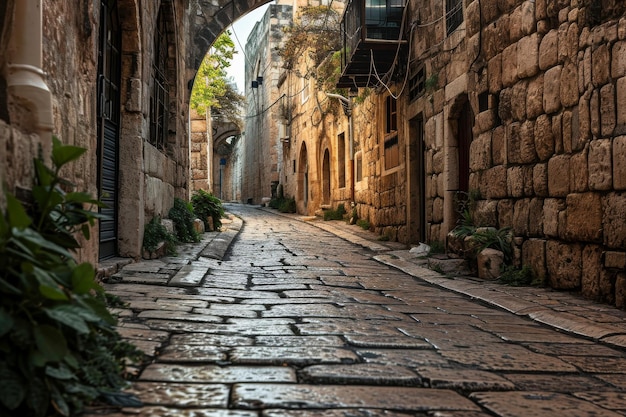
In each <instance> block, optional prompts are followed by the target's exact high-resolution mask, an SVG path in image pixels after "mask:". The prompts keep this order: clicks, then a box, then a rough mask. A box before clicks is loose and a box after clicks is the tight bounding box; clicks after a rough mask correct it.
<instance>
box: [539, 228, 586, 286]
mask: <svg viewBox="0 0 626 417" xmlns="http://www.w3.org/2000/svg"><path fill="white" fill-rule="evenodd" d="M581 252H582V251H581V247H580V245H577V244H572V245H568V244H566V243H562V242H558V241H554V240H549V241H548V242H547V244H546V263H547V267H548V274H549V277H548V280H549V282H550V285H551V286H552V287H553V288H557V289H564V290H565V289H568V290H572V289H577V288H579V287H580V284H581V281H580V280H581V270H582V259H581V255H582V253H581Z"/></svg>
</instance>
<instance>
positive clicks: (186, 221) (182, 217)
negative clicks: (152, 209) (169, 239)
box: [167, 197, 200, 243]
mask: <svg viewBox="0 0 626 417" xmlns="http://www.w3.org/2000/svg"><path fill="white" fill-rule="evenodd" d="M167 216H168V217H169V218H170V219H172V221H174V227H175V229H176V238H177V239H178V241H179V242H182V243H194V242H199V241H200V236H199V235H198V233H197V232H196V230H195V229H194V228H193V221H194V220H195V218H196V215H195V214H194V212H193V206H192V205H191V203H188V202H185V201H183V200H182V199H180V198H178V197H177V198H175V199H174V206H173V207H172V208H171V209H170V211H169V213H168V215H167Z"/></svg>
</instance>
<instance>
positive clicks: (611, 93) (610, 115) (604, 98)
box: [600, 84, 616, 137]
mask: <svg viewBox="0 0 626 417" xmlns="http://www.w3.org/2000/svg"><path fill="white" fill-rule="evenodd" d="M615 121H616V115H615V86H614V85H613V84H607V85H605V86H603V87H602V88H601V89H600V133H601V134H602V136H603V137H606V136H611V135H612V134H613V131H614V129H615Z"/></svg>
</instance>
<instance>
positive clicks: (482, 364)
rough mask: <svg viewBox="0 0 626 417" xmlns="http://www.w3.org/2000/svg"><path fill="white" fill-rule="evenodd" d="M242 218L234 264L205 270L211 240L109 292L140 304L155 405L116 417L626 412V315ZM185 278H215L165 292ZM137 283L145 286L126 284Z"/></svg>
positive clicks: (294, 225)
mask: <svg viewBox="0 0 626 417" xmlns="http://www.w3.org/2000/svg"><path fill="white" fill-rule="evenodd" d="M233 209H234V212H236V213H242V216H243V217H245V218H246V225H245V227H242V228H240V233H241V235H240V238H238V239H237V240H236V241H234V246H232V250H231V251H230V252H228V257H226V258H221V259H211V258H208V257H203V256H201V252H202V250H204V249H205V248H207V247H209V246H210V245H211V244H212V242H213V241H215V238H216V237H218V234H211V236H204V237H203V240H202V242H201V243H200V244H199V245H184V246H183V247H182V249H181V252H180V256H179V257H168V258H163V259H161V260H158V261H155V263H154V264H152V261H142V262H140V265H135V266H134V267H133V268H129V269H128V270H124V269H122V270H120V271H118V275H119V277H121V280H119V281H114V280H112V281H109V282H108V283H106V286H107V289H112V290H113V292H114V293H116V294H118V295H119V296H120V297H121V298H122V300H123V301H127V302H129V303H130V304H129V308H123V309H120V312H121V313H122V316H121V317H120V329H124V332H126V333H125V337H126V338H127V340H130V341H131V342H134V343H136V344H137V345H139V346H140V347H144V348H145V349H146V350H150V351H151V355H153V357H151V358H148V359H147V361H146V364H144V365H143V366H142V367H140V368H137V372H136V373H137V375H139V377H138V378H139V380H137V381H135V384H145V385H137V386H139V387H144V388H146V389H145V390H144V391H145V392H144V393H143V394H142V395H144V396H146V398H147V399H148V400H147V404H146V405H144V407H141V408H137V409H130V408H129V409H124V410H123V411H114V412H115V413H117V415H126V416H127V415H135V416H140V417H145V416H150V417H153V416H156V415H159V416H161V415H163V416H170V415H171V416H173V415H176V416H183V417H202V416H213V417H252V416H255V417H264V416H265V417H290V416H293V417H314V416H315V417H377V416H381V417H384V416H387V417H408V416H411V417H487V416H488V417H505V416H508V417H517V416H520V417H521V416H524V417H527V416H531V415H537V416H543V415H548V416H552V415H563V416H568V417H569V416H570V415H573V416H579V415H581V416H587V415H598V416H599V415H602V416H604V415H605V414H603V413H604V412H608V413H616V414H618V415H619V414H626V413H625V410H624V409H623V407H624V392H626V382H624V381H625V380H626V379H625V378H624V376H625V375H626V371H625V370H624V369H626V362H625V361H626V352H625V351H624V349H622V347H623V346H624V345H626V343H623V342H624V341H626V326H625V324H626V314H624V313H620V312H616V311H613V310H612V309H611V308H609V307H608V306H601V305H598V304H595V303H593V302H592V301H589V300H582V299H577V298H576V297H575V296H574V295H572V294H568V293H562V292H554V291H547V290H545V289H542V288H517V287H515V288H513V287H506V286H502V285H500V284H497V283H493V282H483V281H480V280H478V279H477V278H472V277H447V276H442V275H441V274H438V273H436V272H435V271H431V270H428V269H426V268H424V264H423V262H421V261H419V260H416V259H412V258H411V256H407V254H408V251H407V250H404V251H403V250H399V249H398V248H396V247H393V245H390V244H389V243H390V242H384V243H377V244H380V245H381V246H384V247H386V248H387V249H385V250H384V251H383V250H380V251H378V252H373V251H371V250H370V249H367V248H364V247H363V246H359V245H357V246H355V245H353V244H351V243H350V241H349V239H350V236H349V228H351V227H353V226H350V225H347V224H345V225H343V224H342V225H339V226H338V227H339V228H341V229H342V230H343V231H344V232H345V234H344V239H345V240H344V239H337V237H336V236H334V235H333V234H331V233H328V232H327V231H322V230H319V229H317V228H315V227H312V226H310V225H307V224H303V223H300V222H294V221H292V220H290V219H289V216H286V217H287V220H285V218H284V217H282V216H281V217H278V216H273V215H269V214H267V213H266V212H260V211H259V210H257V209H256V208H254V207H235V206H233ZM327 226H328V229H329V230H331V229H332V228H336V227H337V226H336V225H335V223H332V222H331V223H328V224H327ZM205 235H206V234H205ZM362 235H363V237H364V236H366V235H367V233H365V232H364V233H363V234H362ZM233 236H234V234H233ZM218 241H219V240H218ZM218 241H216V242H218ZM409 255H410V254H409ZM373 257H376V259H373ZM381 259H383V260H385V262H384V263H382V262H381V261H380V260H381ZM420 262H421V263H420ZM398 265H399V266H400V267H398ZM185 267H187V268H185ZM403 268H404V269H403ZM181 270H188V271H197V274H198V276H200V274H204V275H203V276H204V278H202V279H197V280H196V282H195V283H193V282H192V281H193V280H191V281H190V285H186V286H180V287H177V286H166V285H165V284H164V283H161V282H160V281H161V280H162V277H161V275H163V276H174V275H175V274H176V273H177V272H179V271H181ZM404 270H406V271H409V273H408V274H406V273H405V272H403V271H404ZM194 273H196V272H194ZM133 274H134V276H140V277H141V279H144V278H145V280H146V282H144V283H131V282H129V281H128V280H125V278H126V277H129V279H130V280H132V279H133V278H132V277H133ZM151 274H157V275H156V276H155V277H154V279H153V280H152V281H151V278H150V276H151ZM159 274H160V275H159ZM152 316H156V317H160V318H150V317H152ZM193 317H195V318H196V319H197V320H199V321H193V320H191V318H193ZM203 317H212V318H215V319H216V322H215V323H213V322H210V321H204V320H203ZM555 326H556V327H558V329H557V331H555ZM581 336H582V337H581ZM150 339H152V340H150ZM598 341H601V342H602V343H600V342H598ZM612 342H613V343H612ZM620 343H621V346H622V347H620ZM170 385H171V387H172V391H171V393H172V394H173V395H170V391H169V390H168V388H166V387H167V386H170ZM211 387H223V388H224V390H223V391H221V388H219V389H217V391H215V392H222V393H224V396H223V397H220V395H214V392H213V391H212V390H213V389H214V388H211ZM203 390H204V391H203ZM203 393H204V394H203ZM552 394H555V395H554V396H552ZM481 395H482V396H481ZM542 395H543V396H542ZM157 397H163V398H164V400H163V401H158V402H157ZM205 397H206V398H205ZM218 400H219V401H218ZM212 401H216V402H215V403H214V404H216V405H211V404H213V403H211V402H212ZM183 404H184V405H183ZM165 405H167V407H164V406H165ZM544 408H545V410H547V412H546V413H544ZM551 413H552V414H551ZM559 413H561V414H559ZM594 413H595V414H594ZM102 414H103V415H105V414H106V413H104V412H103V413H102ZM106 415H111V414H110V413H109V414H106ZM606 415H609V416H612V414H606Z"/></svg>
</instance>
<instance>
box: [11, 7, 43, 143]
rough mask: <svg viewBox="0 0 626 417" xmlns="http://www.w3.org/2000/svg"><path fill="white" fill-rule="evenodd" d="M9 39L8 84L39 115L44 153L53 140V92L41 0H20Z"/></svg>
mask: <svg viewBox="0 0 626 417" xmlns="http://www.w3.org/2000/svg"><path fill="white" fill-rule="evenodd" d="M14 7H15V9H14V18H13V26H12V30H11V38H10V41H9V45H10V46H9V48H10V51H9V54H8V55H9V60H8V65H7V69H8V73H7V87H8V92H9V95H10V96H11V97H12V98H13V100H15V101H16V102H17V103H18V105H20V106H24V107H27V108H28V109H29V110H30V111H31V112H32V114H33V115H35V118H36V120H35V123H36V124H35V126H34V128H35V131H36V133H38V134H39V137H40V139H41V144H42V147H43V149H44V153H43V154H44V155H48V154H49V148H50V146H51V143H52V129H53V123H52V94H51V93H50V89H49V88H48V86H47V85H46V83H45V74H44V72H43V70H42V69H41V67H42V5H41V0H16V1H15V2H14Z"/></svg>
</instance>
